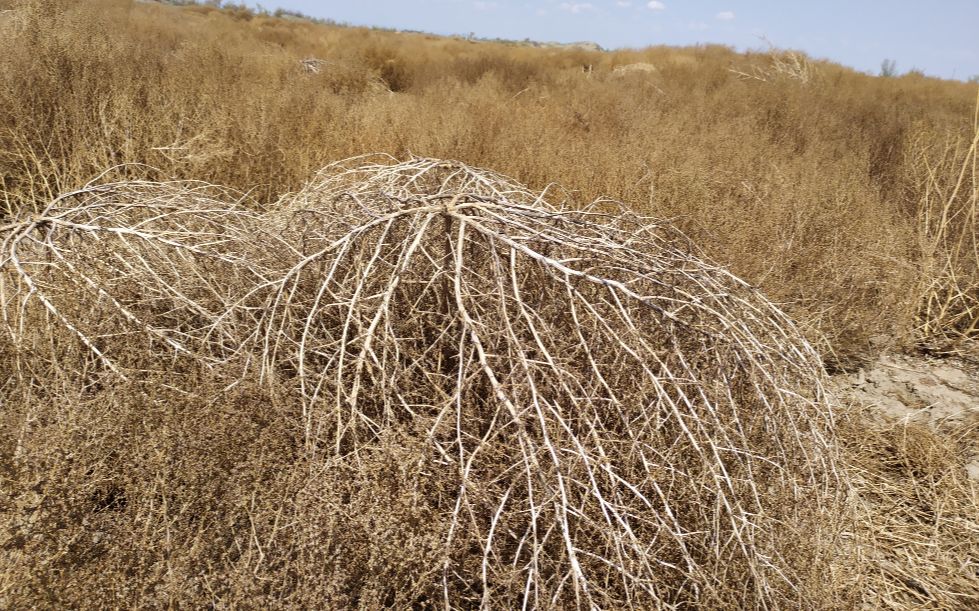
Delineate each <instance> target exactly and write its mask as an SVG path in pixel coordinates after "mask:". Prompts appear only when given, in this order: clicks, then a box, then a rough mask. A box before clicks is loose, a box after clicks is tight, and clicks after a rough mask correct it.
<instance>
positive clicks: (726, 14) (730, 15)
mask: <svg viewBox="0 0 979 611" xmlns="http://www.w3.org/2000/svg"><path fill="white" fill-rule="evenodd" d="M714 18H715V19H719V20H720V21H734V11H721V12H720V13H718V14H716V15H714Z"/></svg>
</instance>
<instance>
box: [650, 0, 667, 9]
mask: <svg viewBox="0 0 979 611" xmlns="http://www.w3.org/2000/svg"><path fill="white" fill-rule="evenodd" d="M646 8H648V9H649V10H651V11H662V10H664V9H666V5H665V4H663V3H662V2H660V1H659V0H651V1H650V2H647V3H646Z"/></svg>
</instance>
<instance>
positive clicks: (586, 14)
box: [262, 0, 979, 79]
mask: <svg viewBox="0 0 979 611" xmlns="http://www.w3.org/2000/svg"><path fill="white" fill-rule="evenodd" d="M262 6H264V7H265V8H267V9H275V8H286V9H292V10H298V11H301V12H303V13H306V14H307V15H312V16H314V17H327V18H330V19H335V20H337V21H342V22H347V23H351V24H355V25H375V26H383V27H393V28H399V29H412V30H423V31H427V32H433V33H437V34H468V33H470V32H472V33H475V34H476V35H477V36H480V37H488V38H495V37H501V38H511V39H524V38H531V39H534V40H542V41H558V42H572V41H579V40H591V41H594V42H597V43H599V44H600V45H602V46H604V47H606V48H616V47H644V46H648V45H656V44H667V45H689V44H696V43H720V44H725V45H730V46H733V47H735V48H737V49H739V50H743V49H758V48H765V47H766V46H767V44H766V43H765V42H764V41H763V38H764V39H767V40H769V41H771V42H772V43H773V44H774V45H776V46H778V47H781V48H791V49H800V50H803V51H805V52H807V53H808V54H810V55H811V56H813V57H817V58H828V59H832V60H834V61H838V62H841V63H843V64H846V65H848V66H852V67H854V68H857V69H859V70H864V71H867V72H873V73H876V72H878V71H879V70H880V65H881V62H882V61H883V60H884V59H893V60H894V61H896V62H897V69H898V71H899V72H902V73H903V72H905V71H907V70H911V69H912V68H917V69H919V70H922V71H924V72H925V73H926V74H929V75H933V76H941V77H945V78H958V79H966V78H968V77H970V76H972V75H979V0H931V1H925V0H918V1H909V0H894V1H890V2H886V1H882V0H850V1H846V0H823V1H821V2H817V1H805V2H802V1H798V2H797V1H792V0H783V1H774V0H772V1H761V0H653V1H649V0H534V1H530V0H325V1H322V0H320V1H318V0H266V2H262Z"/></svg>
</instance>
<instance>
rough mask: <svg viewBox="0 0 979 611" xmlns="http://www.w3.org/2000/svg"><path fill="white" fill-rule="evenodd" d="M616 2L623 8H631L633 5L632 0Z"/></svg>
mask: <svg viewBox="0 0 979 611" xmlns="http://www.w3.org/2000/svg"><path fill="white" fill-rule="evenodd" d="M615 4H616V6H621V7H622V8H629V7H630V6H632V2H630V1H629V0H619V1H618V2H616V3H615Z"/></svg>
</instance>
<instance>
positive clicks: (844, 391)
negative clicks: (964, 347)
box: [831, 354, 979, 481]
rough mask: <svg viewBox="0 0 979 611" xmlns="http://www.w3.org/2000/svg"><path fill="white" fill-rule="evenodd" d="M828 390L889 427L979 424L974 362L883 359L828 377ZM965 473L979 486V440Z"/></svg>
mask: <svg viewBox="0 0 979 611" xmlns="http://www.w3.org/2000/svg"><path fill="white" fill-rule="evenodd" d="M831 390H832V391H833V392H834V393H835V394H836V395H837V397H839V398H840V399H841V400H843V401H844V402H851V403H859V404H863V405H866V406H867V407H869V408H871V409H872V410H873V411H874V412H875V413H876V414H877V415H878V416H879V417H880V418H882V419H884V420H888V421H892V422H901V421H903V422H907V423H911V424H922V425H927V426H929V427H931V428H933V429H935V430H945V429H949V428H959V427H962V426H968V425H969V424H971V423H975V422H979V359H975V360H973V359H971V358H970V359H968V360H966V359H961V358H941V359H938V358H929V357H924V356H906V355H899V354H888V355H884V356H881V357H879V358H878V359H877V360H876V361H873V362H871V363H870V364H868V365H866V366H865V367H864V368H862V369H860V370H858V371H856V372H852V373H847V374H843V375H837V376H833V378H832V383H831ZM965 469H966V472H967V473H968V475H969V477H970V478H972V479H974V480H977V481H979V440H977V442H976V444H975V454H974V455H973V456H972V457H970V458H969V459H968V461H967V462H966V464H965Z"/></svg>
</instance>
